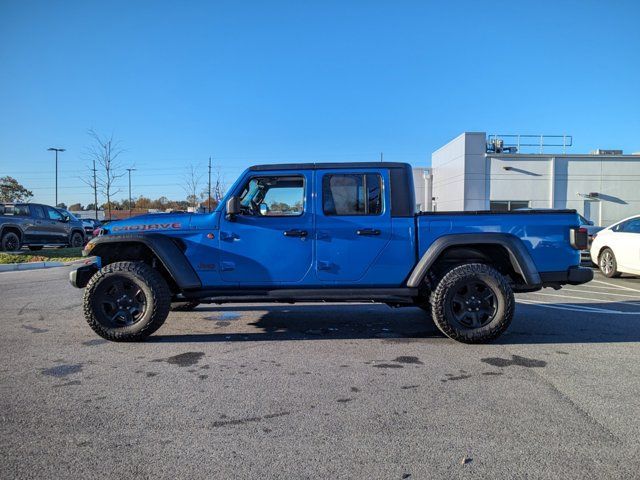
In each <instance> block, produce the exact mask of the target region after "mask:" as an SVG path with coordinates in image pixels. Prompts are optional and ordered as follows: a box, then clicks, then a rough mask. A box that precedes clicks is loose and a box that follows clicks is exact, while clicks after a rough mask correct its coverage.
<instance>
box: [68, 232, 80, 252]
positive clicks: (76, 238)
mask: <svg viewBox="0 0 640 480" xmlns="http://www.w3.org/2000/svg"><path fill="white" fill-rule="evenodd" d="M83 245H84V237H83V236H82V234H81V233H78V232H73V233H72V234H71V237H69V246H70V247H72V248H78V247H82V246H83Z"/></svg>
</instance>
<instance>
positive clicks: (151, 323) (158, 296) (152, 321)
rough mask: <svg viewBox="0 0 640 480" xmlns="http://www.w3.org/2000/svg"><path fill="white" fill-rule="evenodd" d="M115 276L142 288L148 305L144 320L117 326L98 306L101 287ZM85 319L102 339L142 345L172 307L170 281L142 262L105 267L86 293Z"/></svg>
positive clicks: (87, 288)
mask: <svg viewBox="0 0 640 480" xmlns="http://www.w3.org/2000/svg"><path fill="white" fill-rule="evenodd" d="M114 276H119V277H122V278H123V279H126V280H128V281H131V282H133V283H134V284H135V285H136V286H137V287H139V288H140V289H141V290H142V292H143V294H144V296H145V299H146V302H147V306H146V309H145V312H144V314H143V316H142V318H141V319H140V320H138V321H137V322H136V323H134V324H132V325H127V326H122V327H113V326H110V325H108V323H109V320H108V319H107V318H106V316H105V315H104V314H103V312H102V311H101V307H100V306H99V305H96V301H97V300H98V299H97V298H96V297H97V294H96V291H97V290H98V288H99V287H100V284H101V283H102V282H104V281H105V280H107V279H110V278H113V277H114ZM83 304H84V316H85V318H86V320H87V323H88V324H89V326H90V327H91V328H92V329H93V331H94V332H96V333H97V334H98V335H100V336H101V337H102V338H106V339H107V340H111V341H114V342H138V341H141V340H144V339H145V338H147V337H148V336H149V335H151V334H152V333H154V332H155V331H156V330H158V329H159V328H160V327H161V326H162V324H163V323H164V321H165V320H166V318H167V316H168V315H169V308H170V306H171V291H170V290H169V287H168V286H167V282H166V281H165V279H164V278H163V277H162V275H160V273H159V272H158V271H157V270H154V269H153V268H151V267H150V266H149V265H147V264H145V263H142V262H116V263H110V264H108V265H106V266H104V267H103V268H102V269H100V271H99V272H98V273H96V274H95V275H94V276H93V277H91V279H90V280H89V283H88V284H87V286H86V288H85V291H84V298H83Z"/></svg>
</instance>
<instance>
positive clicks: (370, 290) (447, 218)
mask: <svg viewBox="0 0 640 480" xmlns="http://www.w3.org/2000/svg"><path fill="white" fill-rule="evenodd" d="M586 247H587V232H586V230H585V229H584V228H581V227H580V221H579V218H578V215H577V214H576V212H575V211H573V210H544V211H538V210H527V211H521V212H509V213H495V212H487V211H478V212H437V213H436V212H434V213H418V214H416V212H415V198H414V191H413V178H412V171H411V167H410V165H408V164H404V163H382V162H381V163H325V164H321V163H318V164H277V165H258V166H254V167H251V168H249V169H247V170H246V171H245V172H244V173H243V174H242V175H241V176H240V177H239V179H238V180H237V181H236V182H235V183H234V185H233V186H232V187H231V188H230V189H229V191H228V193H227V195H226V198H225V199H224V200H223V201H222V202H221V203H220V205H219V206H218V207H217V209H216V210H215V211H214V212H212V213H210V214H156V215H146V216H140V217H134V218H131V219H129V220H126V221H119V222H116V223H114V224H112V225H111V226H108V227H106V228H104V229H103V230H102V232H101V234H100V235H99V236H98V237H96V238H94V239H93V240H91V241H90V242H89V243H88V244H87V246H86V248H85V254H86V255H91V256H95V257H96V259H97V260H96V262H95V263H94V264H90V265H85V266H82V267H80V268H79V269H77V270H75V271H72V272H71V273H70V281H71V284H72V285H74V286H75V287H78V288H84V289H85V292H84V313H85V316H86V319H87V321H88V323H89V325H90V326H91V328H92V329H93V330H94V331H95V332H96V333H97V334H98V335H100V336H102V337H104V338H106V339H108V340H113V341H136V340H142V339H144V338H146V337H147V336H148V335H150V334H152V333H153V332H155V331H156V330H157V329H158V328H160V326H161V325H162V324H163V322H164V321H165V319H166V318H167V315H168V314H169V312H170V310H171V309H172V308H174V309H176V308H180V309H191V308H194V307H196V306H197V305H198V304H199V303H217V304H221V303H227V302H233V303H236V302H258V303H260V302H287V303H291V302H363V301H364V302H380V303H385V304H388V305H390V306H409V305H414V306H418V307H420V308H422V309H424V310H427V311H428V312H430V313H431V317H432V319H433V321H434V322H435V324H436V325H437V327H438V328H439V329H440V330H441V331H442V332H443V333H444V334H445V335H447V336H449V337H450V338H452V339H454V340H458V341H461V342H466V343H479V342H487V341H490V340H492V339H495V338H496V337H498V336H499V335H500V334H501V333H502V332H504V331H505V330H506V329H507V327H508V326H509V324H510V322H511V319H512V317H513V314H514V309H515V301H514V295H513V294H514V292H528V291H535V290H539V289H541V288H543V287H554V288H560V287H561V286H562V285H564V284H572V285H576V284H581V283H585V282H588V281H589V280H591V279H592V277H593V273H592V271H591V269H586V268H582V267H580V266H579V264H580V250H582V249H584V248H586Z"/></svg>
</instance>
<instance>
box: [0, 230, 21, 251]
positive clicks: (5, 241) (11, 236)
mask: <svg viewBox="0 0 640 480" xmlns="http://www.w3.org/2000/svg"><path fill="white" fill-rule="evenodd" d="M0 244H1V245H0V246H2V248H1V249H0V250H4V251H5V252H17V251H18V250H20V237H18V235H16V234H15V233H13V232H7V233H5V234H4V235H2V239H1V240H0Z"/></svg>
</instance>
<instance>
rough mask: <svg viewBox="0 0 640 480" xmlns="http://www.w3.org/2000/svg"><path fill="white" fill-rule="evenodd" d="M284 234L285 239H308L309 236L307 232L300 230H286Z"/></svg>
mask: <svg viewBox="0 0 640 480" xmlns="http://www.w3.org/2000/svg"><path fill="white" fill-rule="evenodd" d="M283 233H284V236H285V237H306V236H307V235H308V233H307V231H306V230H298V229H294V230H285V231H284V232H283Z"/></svg>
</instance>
